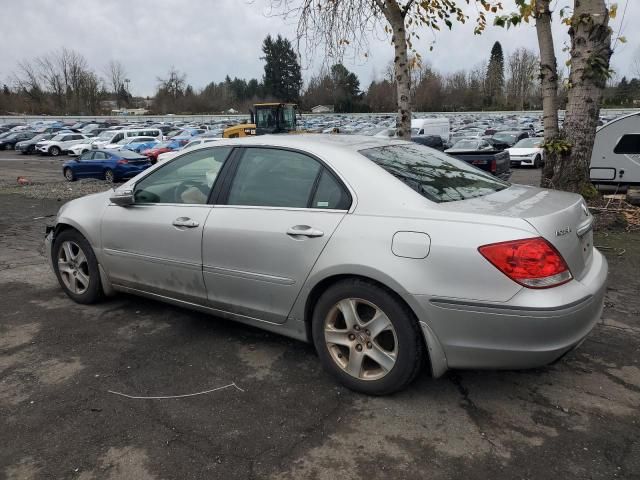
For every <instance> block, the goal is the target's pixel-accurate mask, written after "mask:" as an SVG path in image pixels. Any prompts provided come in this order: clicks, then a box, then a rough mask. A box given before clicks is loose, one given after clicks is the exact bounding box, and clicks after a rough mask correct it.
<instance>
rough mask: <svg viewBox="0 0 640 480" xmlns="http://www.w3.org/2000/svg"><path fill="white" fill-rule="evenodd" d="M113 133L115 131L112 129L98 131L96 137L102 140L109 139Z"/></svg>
mask: <svg viewBox="0 0 640 480" xmlns="http://www.w3.org/2000/svg"><path fill="white" fill-rule="evenodd" d="M114 135H115V132H114V131H113V130H105V131H104V132H100V135H98V138H100V139H102V140H109V139H110V138H111V137H113V136H114Z"/></svg>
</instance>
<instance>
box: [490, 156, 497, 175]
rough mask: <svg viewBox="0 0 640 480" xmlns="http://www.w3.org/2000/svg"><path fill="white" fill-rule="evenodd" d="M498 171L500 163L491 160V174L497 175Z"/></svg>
mask: <svg viewBox="0 0 640 480" xmlns="http://www.w3.org/2000/svg"><path fill="white" fill-rule="evenodd" d="M496 171H498V163H497V162H496V161H495V159H494V160H491V173H496Z"/></svg>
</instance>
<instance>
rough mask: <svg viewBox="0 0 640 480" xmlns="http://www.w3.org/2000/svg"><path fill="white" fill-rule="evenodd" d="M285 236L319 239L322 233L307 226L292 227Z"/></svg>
mask: <svg viewBox="0 0 640 480" xmlns="http://www.w3.org/2000/svg"><path fill="white" fill-rule="evenodd" d="M287 235H289V236H290V237H321V236H323V235H324V232H323V231H322V230H318V229H317V228H313V227H310V226H309V225H294V226H293V227H291V228H290V229H288V230H287Z"/></svg>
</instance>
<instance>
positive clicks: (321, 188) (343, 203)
mask: <svg viewBox="0 0 640 480" xmlns="http://www.w3.org/2000/svg"><path fill="white" fill-rule="evenodd" d="M350 205H351V198H350V196H349V194H348V193H347V192H346V191H345V189H344V188H343V187H342V185H340V183H338V181H337V180H336V179H335V177H334V176H333V175H331V173H329V171H328V170H326V169H324V170H323V171H322V173H321V174H320V181H319V182H318V187H317V189H316V193H315V195H314V196H313V201H312V202H311V208H330V209H333V210H349V206H350Z"/></svg>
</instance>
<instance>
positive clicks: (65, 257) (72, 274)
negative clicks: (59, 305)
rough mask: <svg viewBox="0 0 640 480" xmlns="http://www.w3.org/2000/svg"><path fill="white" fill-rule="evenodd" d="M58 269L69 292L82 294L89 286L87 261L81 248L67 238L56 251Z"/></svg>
mask: <svg viewBox="0 0 640 480" xmlns="http://www.w3.org/2000/svg"><path fill="white" fill-rule="evenodd" d="M58 271H59V272H60V278H61V279H62V282H63V283H64V285H65V286H66V287H67V288H68V289H69V291H70V292H71V293H75V294H77V295H82V294H83V293H84V292H86V291H87V289H88V288H89V282H90V280H91V277H90V274H89V262H87V256H86V255H85V253H84V252H83V251H82V248H80V246H79V245H78V244H77V243H76V242H72V241H70V240H67V241H65V242H63V243H62V245H61V246H60V250H59V251H58Z"/></svg>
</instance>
